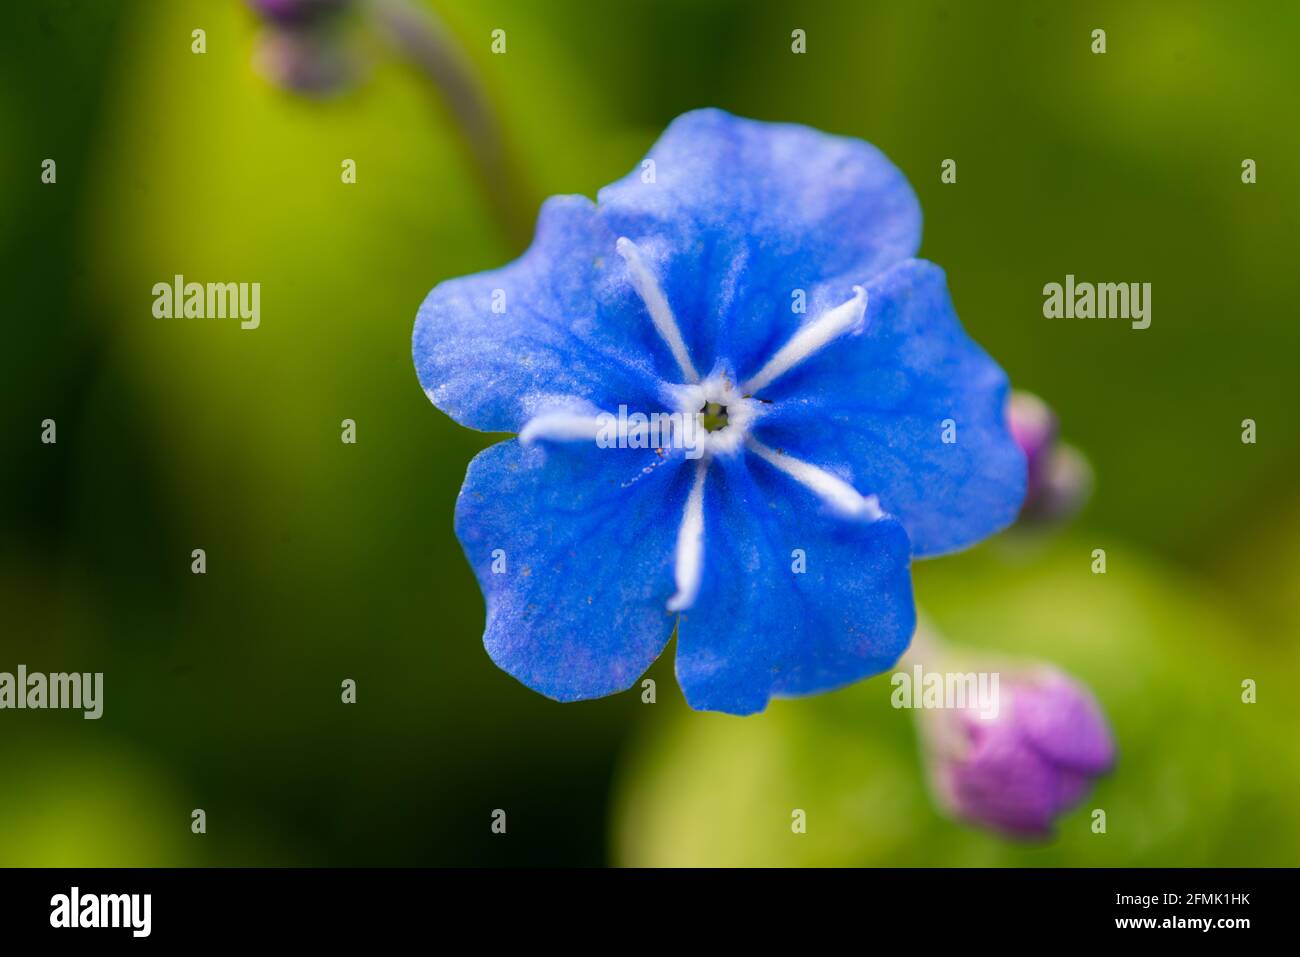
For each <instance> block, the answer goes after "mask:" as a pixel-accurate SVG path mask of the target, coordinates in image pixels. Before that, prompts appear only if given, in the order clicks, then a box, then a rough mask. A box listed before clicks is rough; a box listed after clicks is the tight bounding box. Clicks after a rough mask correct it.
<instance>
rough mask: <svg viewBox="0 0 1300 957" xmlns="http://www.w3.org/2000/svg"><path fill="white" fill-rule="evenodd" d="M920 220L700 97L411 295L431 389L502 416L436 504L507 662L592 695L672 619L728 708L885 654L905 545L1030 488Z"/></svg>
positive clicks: (946, 541)
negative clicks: (573, 192) (648, 145)
mask: <svg viewBox="0 0 1300 957" xmlns="http://www.w3.org/2000/svg"><path fill="white" fill-rule="evenodd" d="M920 238H921V212H920V207H919V206H918V204H917V200H916V196H915V194H914V193H913V192H912V190H911V187H910V186H909V185H908V183H907V180H906V179H905V178H904V176H903V175H902V173H901V172H899V170H898V169H896V168H895V167H894V166H893V165H892V164H891V163H890V162H889V161H888V160H887V159H886V158H885V157H884V156H883V155H882V154H881V153H880V152H879V151H878V150H876V149H875V148H874V147H872V146H870V145H868V144H867V143H864V142H861V141H859V140H853V139H845V138H840V137H834V136H829V135H826V134H824V133H821V132H818V131H816V130H812V129H808V128H806V127H801V126H794V125H787V124H769V123H760V122H757V121H753V120H746V119H741V118H738V117H735V116H731V115H729V114H727V113H724V112H721V111H719V110H699V111H696V112H692V113H687V114H685V115H683V116H681V117H678V118H677V119H676V120H675V121H674V122H673V123H672V125H670V126H669V128H668V129H667V131H665V133H664V134H663V136H662V137H661V138H660V140H659V142H658V143H656V144H655V146H654V148H653V149H652V150H651V152H650V154H649V156H648V158H647V159H646V160H645V161H644V162H643V163H642V164H641V165H640V166H639V167H638V168H637V169H636V170H634V171H633V172H632V173H631V174H629V175H628V176H627V177H625V178H623V179H621V180H619V181H618V182H616V183H614V184H612V185H610V186H607V187H605V188H604V189H602V190H601V191H600V193H599V195H598V197H597V202H595V203H593V202H591V201H590V200H588V199H586V198H585V197H581V196H558V197H552V198H551V199H549V200H547V201H546V203H545V204H544V205H543V206H542V210H541V215H540V218H539V221H538V224H537V233H536V237H535V239H534V241H533V244H532V246H531V247H530V248H529V249H528V251H527V252H526V253H525V254H524V255H523V256H522V257H521V258H520V259H518V260H517V261H515V262H514V263H512V264H510V265H508V266H506V267H504V268H502V269H499V270H496V271H493V272H488V273H482V274H479V275H476V276H468V277H465V278H461V279H453V280H450V281H448V282H444V283H442V284H441V285H439V286H438V287H437V288H435V289H434V290H433V291H432V292H431V293H430V294H429V296H428V298H427V299H426V300H425V302H424V304H423V305H422V306H421V308H420V312H419V315H418V317H417V319H416V324H415V334H414V343H413V348H414V357H415V365H416V370H417V372H418V374H419V378H420V383H421V385H422V386H423V387H424V389H425V392H426V393H427V394H428V396H429V398H430V399H431V400H432V401H433V403H434V405H436V406H437V407H438V408H439V409H441V410H443V411H444V412H446V413H447V414H448V415H450V416H452V417H453V418H454V419H456V421H458V422H459V423H461V424H462V425H465V426H468V427H470V428H474V429H482V430H485V431H493V432H515V433H518V436H517V438H515V439H512V440H509V441H505V442H501V443H499V444H497V445H494V446H492V447H491V448H489V449H487V450H485V451H484V452H482V453H481V454H480V455H478V457H476V458H475V459H474V461H473V462H472V463H471V464H470V467H469V472H468V474H467V475H466V477H465V484H464V486H463V487H462V489H461V493H460V498H459V500H458V502H457V506H456V532H457V534H458V536H459V537H460V541H461V544H462V545H463V546H464V549H465V554H466V556H467V557H468V559H469V561H470V563H471V564H472V565H473V567H474V571H475V573H476V575H477V577H478V581H479V584H480V586H481V588H482V590H483V594H484V598H485V600H486V603H487V625H486V630H485V633H484V637H483V640H484V644H485V645H486V647H487V651H488V654H489V655H491V657H492V659H493V660H494V661H495V662H496V663H497V664H498V665H499V666H500V667H501V668H503V669H504V670H505V671H507V672H509V673H510V674H511V675H513V676H514V677H516V678H517V679H518V680H520V681H522V682H523V683H524V684H526V685H528V686H529V687H530V688H533V689H535V690H537V691H540V692H542V693H543V694H545V695H548V696H549V697H552V698H555V699H557V700H560V701H574V700H579V699H585V698H595V697H600V696H602V695H608V694H613V693H615V692H618V691H623V690H625V689H627V688H629V687H631V686H632V684H634V683H635V682H636V680H637V679H638V678H639V677H640V676H641V675H642V674H643V673H644V671H645V670H646V668H647V667H648V666H649V665H650V664H651V663H652V662H653V661H654V660H655V658H656V657H658V655H659V654H660V652H662V650H663V648H664V646H665V645H666V644H667V642H668V640H669V638H670V637H671V635H672V634H673V630H674V626H676V629H677V679H678V681H679V683H680V684H681V686H682V690H683V691H684V693H685V695H686V699H687V701H688V702H689V703H690V704H691V706H692V707H694V708H698V709H708V710H717V711H727V712H731V713H734V714H750V713H752V712H755V711H760V710H762V709H763V708H764V707H765V706H766V704H767V701H768V700H769V698H770V697H771V696H773V695H776V696H792V695H804V694H811V693H814V692H819V691H824V690H828V689H831V688H836V687H840V686H842V685H845V684H848V683H850V682H853V681H857V680H859V679H861V678H864V677H866V676H868V675H872V674H878V673H880V672H881V671H884V670H886V669H888V668H890V667H892V666H893V664H894V662H895V661H896V660H897V658H898V656H899V655H900V654H901V653H902V652H903V650H904V649H905V648H906V646H907V644H908V641H909V639H910V638H911V635H912V631H913V628H914V626H915V620H916V616H915V610H914V607H913V603H912V592H911V577H910V572H909V561H910V558H911V556H913V555H916V556H918V557H923V556H929V555H937V554H940V553H943V552H950V551H953V550H955V549H959V548H963V547H965V546H968V545H970V544H972V543H974V542H976V541H979V540H980V539H982V538H984V537H985V536H987V535H990V534H992V533H993V532H995V531H997V530H999V529H1001V528H1003V527H1004V526H1006V525H1008V524H1010V523H1011V522H1012V521H1013V520H1014V519H1015V517H1016V513H1017V511H1018V509H1019V507H1020V503H1021V500H1022V498H1023V496H1024V490H1025V460H1024V456H1023V454H1022V453H1021V451H1020V450H1019V448H1018V447H1017V446H1016V444H1015V442H1014V441H1013V440H1012V439H1011V436H1010V434H1009V432H1008V428H1007V421H1006V410H1005V403H1006V397H1007V388H1008V386H1007V380H1006V376H1005V375H1004V374H1003V372H1002V370H1001V369H1000V368H999V367H998V366H997V365H996V363H994V362H993V361H992V360H991V359H990V358H989V357H988V356H987V355H986V354H985V353H984V352H983V351H982V350H981V349H980V348H979V346H977V345H976V344H975V343H974V342H972V341H971V340H970V339H969V338H968V337H967V336H966V334H965V333H964V332H963V331H962V328H961V325H960V323H959V322H958V320H957V317H956V315H955V314H954V312H953V307H952V303H951V301H950V299H949V297H948V292H947V288H946V286H945V282H944V276H943V272H942V270H940V269H939V268H938V267H936V266H934V265H932V264H930V263H927V262H923V261H921V260H917V259H914V258H912V257H913V255H914V254H915V253H916V250H917V247H918V246H919V245H920ZM656 414H657V417H658V421H660V422H663V423H664V424H663V427H662V428H661V429H659V430H658V431H657V432H656V429H655V420H656ZM638 416H640V418H638ZM674 416H675V417H674ZM647 420H649V424H647ZM664 420H667V421H666V422H665V421H664Z"/></svg>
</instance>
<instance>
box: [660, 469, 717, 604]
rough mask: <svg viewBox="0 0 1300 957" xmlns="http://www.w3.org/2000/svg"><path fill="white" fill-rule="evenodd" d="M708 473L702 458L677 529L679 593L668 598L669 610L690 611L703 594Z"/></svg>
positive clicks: (675, 570) (676, 575) (675, 574)
mask: <svg viewBox="0 0 1300 957" xmlns="http://www.w3.org/2000/svg"><path fill="white" fill-rule="evenodd" d="M708 471H709V465H708V459H701V460H700V461H699V463H697V464H696V466H695V484H694V485H692V486H691V494H690V496H689V497H688V498H687V499H686V511H685V513H684V514H683V515H682V526H681V528H679V529H678V530H677V564H676V567H675V568H674V570H673V574H674V577H675V578H676V580H677V594H675V595H673V597H672V598H670V599H668V610H669V611H683V610H684V609H687V608H690V607H691V605H693V604H695V596H696V595H698V594H699V591H700V577H701V576H702V575H703V573H704V476H705V475H707V474H708Z"/></svg>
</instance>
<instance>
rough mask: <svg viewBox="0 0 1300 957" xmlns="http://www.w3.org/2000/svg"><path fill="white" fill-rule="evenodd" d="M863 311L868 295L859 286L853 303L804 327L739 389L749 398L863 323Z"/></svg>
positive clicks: (851, 300)
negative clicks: (748, 395) (747, 394)
mask: <svg viewBox="0 0 1300 957" xmlns="http://www.w3.org/2000/svg"><path fill="white" fill-rule="evenodd" d="M866 311H867V291H866V290H865V289H863V288H862V287H861V286H854V287H853V298H852V299H850V300H849V301H848V302H845V303H841V304H840V305H838V306H836V307H835V308H834V309H828V310H826V312H824V313H822V314H821V315H820V316H818V317H817V318H816V319H814V320H813V321H812V322H809V323H806V324H805V325H804V326H803V327H802V328H800V329H799V331H798V332H796V333H795V334H794V335H793V336H791V337H790V340H789V341H788V342H787V343H786V344H785V345H783V346H782V347H781V348H780V349H778V350H777V352H776V355H774V356H772V358H770V359H768V360H767V364H766V365H764V366H763V368H761V369H759V370H758V374H757V375H755V376H754V377H753V378H752V379H750V380H749V381H748V382H746V383H745V384H744V386H742V388H743V389H744V390H745V392H747V393H749V394H751V395H752V394H753V393H755V392H757V391H758V390H759V389H761V388H763V386H765V385H768V384H769V383H771V382H772V381H773V380H774V379H776V378H777V377H778V376H781V375H784V374H785V373H786V372H789V371H790V370H791V369H793V368H794V367H795V366H797V365H798V364H799V363H801V362H803V361H804V360H805V359H807V358H808V357H809V356H811V355H813V354H815V353H816V352H818V351H819V350H820V349H822V348H823V347H825V345H826V344H827V343H828V342H830V341H831V340H832V339H837V338H839V337H840V336H842V335H843V334H844V333H846V332H848V331H849V330H850V329H852V328H853V327H854V326H856V325H857V324H858V323H859V322H860V321H861V320H862V317H863V316H864V315H865V314H866Z"/></svg>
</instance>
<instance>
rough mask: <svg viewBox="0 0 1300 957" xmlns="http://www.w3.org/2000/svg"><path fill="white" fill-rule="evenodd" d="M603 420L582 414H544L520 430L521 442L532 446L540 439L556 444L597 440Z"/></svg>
mask: <svg viewBox="0 0 1300 957" xmlns="http://www.w3.org/2000/svg"><path fill="white" fill-rule="evenodd" d="M600 429H601V420H600V419H599V418H598V417H597V416H594V415H584V414H582V413H580V412H560V411H557V412H543V413H542V414H541V415H535V416H533V417H532V418H531V419H529V420H528V421H527V422H525V423H524V427H523V428H522V429H520V430H519V441H520V442H521V443H522V444H524V445H532V444H533V443H534V442H536V441H537V440H538V439H551V440H552V441H556V442H576V441H579V440H581V439H595V438H596V437H597V436H598V435H599V434H600Z"/></svg>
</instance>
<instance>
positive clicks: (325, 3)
mask: <svg viewBox="0 0 1300 957" xmlns="http://www.w3.org/2000/svg"><path fill="white" fill-rule="evenodd" d="M352 3H353V0H248V5H249V7H251V8H252V10H253V12H254V13H256V14H257V15H258V16H260V17H262V19H264V20H269V21H271V22H272V23H278V24H281V25H301V24H305V23H312V22H315V21H318V20H321V19H323V18H325V17H329V16H332V15H333V14H335V13H338V12H340V11H342V10H344V9H346V8H347V7H349V6H351V5H352Z"/></svg>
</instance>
